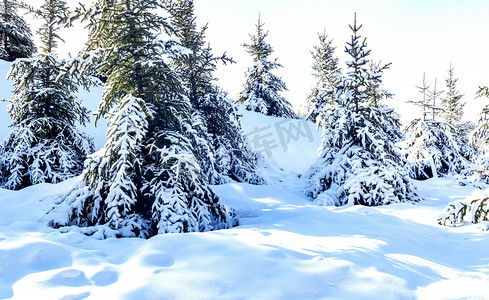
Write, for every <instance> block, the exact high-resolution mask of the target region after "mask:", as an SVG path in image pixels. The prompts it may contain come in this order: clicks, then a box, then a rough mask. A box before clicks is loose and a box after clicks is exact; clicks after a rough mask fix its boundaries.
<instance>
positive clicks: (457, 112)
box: [441, 64, 465, 127]
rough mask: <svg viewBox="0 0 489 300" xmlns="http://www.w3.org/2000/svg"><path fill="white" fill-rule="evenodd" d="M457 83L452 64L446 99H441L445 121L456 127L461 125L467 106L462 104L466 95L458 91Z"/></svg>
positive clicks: (449, 70)
mask: <svg viewBox="0 0 489 300" xmlns="http://www.w3.org/2000/svg"><path fill="white" fill-rule="evenodd" d="M457 81H458V78H455V75H454V68H453V67H452V64H450V68H449V69H448V77H447V78H446V79H445V83H446V93H445V97H443V98H442V99H441V105H442V107H443V112H442V117H443V120H444V121H445V122H447V123H448V124H450V125H451V126H454V127H456V126H458V125H460V122H461V120H462V116H463V114H464V106H465V103H462V102H461V101H462V98H463V96H464V95H463V94H461V93H460V92H459V91H458V90H457Z"/></svg>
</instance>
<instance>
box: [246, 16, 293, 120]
mask: <svg viewBox="0 0 489 300" xmlns="http://www.w3.org/2000/svg"><path fill="white" fill-rule="evenodd" d="M264 25H265V24H264V23H262V22H261V20H260V17H259V18H258V23H257V24H256V34H254V35H250V38H251V43H250V44H243V47H244V48H245V49H246V51H247V52H248V53H249V54H250V55H251V56H252V58H253V65H252V66H251V67H249V68H248V70H247V71H246V74H245V77H246V79H245V84H244V86H243V90H242V91H241V93H240V95H239V96H238V101H237V103H240V104H243V105H244V106H245V108H246V109H247V110H251V111H256V112H260V113H262V114H264V115H267V116H276V117H287V118H297V115H296V113H295V112H294V111H293V110H292V106H291V104H290V103H289V102H288V101H287V100H286V99H285V98H284V97H283V96H281V95H280V94H279V93H280V92H282V91H286V90H287V87H286V85H285V82H284V81H283V80H282V79H281V78H280V77H278V76H277V75H275V74H273V73H272V71H273V70H274V69H277V68H280V67H282V65H281V64H279V63H278V62H277V59H275V60H274V61H270V60H269V59H268V57H269V56H270V54H272V53H273V48H272V47H271V46H270V44H268V43H267V42H266V41H265V38H266V37H267V36H268V32H266V31H264V29H263V26H264Z"/></svg>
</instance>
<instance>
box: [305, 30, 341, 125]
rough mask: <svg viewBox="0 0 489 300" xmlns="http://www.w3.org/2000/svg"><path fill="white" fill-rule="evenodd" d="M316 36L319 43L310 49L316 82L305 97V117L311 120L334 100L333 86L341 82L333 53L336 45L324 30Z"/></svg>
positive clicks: (336, 60)
mask: <svg viewBox="0 0 489 300" xmlns="http://www.w3.org/2000/svg"><path fill="white" fill-rule="evenodd" d="M318 37H319V45H315V46H314V50H313V51H311V54H312V57H313V59H314V63H313V65H312V69H313V70H314V77H316V79H317V84H316V86H315V87H313V89H312V91H311V93H310V94H309V95H308V97H307V110H308V114H307V116H306V119H307V120H309V121H313V122H315V121H316V118H317V117H318V116H319V115H320V113H321V111H322V110H323V108H324V106H325V105H326V104H327V103H333V102H335V101H336V94H335V93H334V87H335V86H336V85H338V84H339V83H340V82H341V78H342V75H341V69H340V68H339V66H338V58H337V57H336V56H335V55H334V52H335V50H336V47H334V46H333V40H331V39H329V38H328V35H326V32H323V33H322V34H319V35H318Z"/></svg>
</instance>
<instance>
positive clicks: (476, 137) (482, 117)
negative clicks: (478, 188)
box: [438, 86, 489, 226]
mask: <svg viewBox="0 0 489 300" xmlns="http://www.w3.org/2000/svg"><path fill="white" fill-rule="evenodd" d="M480 97H489V87H487V86H483V87H479V90H478V91H477V98H480ZM472 143H473V144H474V145H477V146H478V147H479V150H480V151H481V156H480V159H479V162H478V163H479V170H478V174H477V175H478V176H477V177H478V178H477V179H476V180H478V181H479V183H484V184H487V183H489V156H488V148H487V145H488V144H489V104H488V105H485V106H484V108H483V109H482V111H481V113H480V114H479V121H478V124H477V128H476V129H475V130H474V133H473V135H472ZM475 183H476V184H477V182H475ZM463 221H470V222H472V223H480V222H483V221H489V197H488V196H487V194H486V195H485V196H484V197H483V198H482V199H475V200H461V201H454V202H451V203H449V204H448V205H447V207H445V209H444V210H443V212H442V213H441V214H440V216H438V223H439V224H440V225H446V224H447V223H450V224H453V225H454V226H455V225H456V224H457V223H462V222H463Z"/></svg>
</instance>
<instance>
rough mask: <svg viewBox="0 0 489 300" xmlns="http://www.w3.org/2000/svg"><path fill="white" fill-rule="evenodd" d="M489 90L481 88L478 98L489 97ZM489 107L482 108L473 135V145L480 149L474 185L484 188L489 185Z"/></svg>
mask: <svg viewBox="0 0 489 300" xmlns="http://www.w3.org/2000/svg"><path fill="white" fill-rule="evenodd" d="M488 96H489V89H488V88H487V87H481V88H480V89H479V91H478V92H477V97H478V98H480V97H488ZM488 142H489V105H486V106H484V107H483V108H482V111H481V112H480V114H479V119H478V121H477V128H475V130H474V131H473V133H472V136H471V144H472V145H473V146H474V147H476V148H477V149H478V152H479V157H478V159H477V165H478V168H477V170H476V171H475V173H476V174H475V178H474V182H473V183H474V184H475V185H476V186H478V187H479V188H482V187H483V186H484V185H485V184H489V148H488V145H489V143H488Z"/></svg>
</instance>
